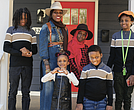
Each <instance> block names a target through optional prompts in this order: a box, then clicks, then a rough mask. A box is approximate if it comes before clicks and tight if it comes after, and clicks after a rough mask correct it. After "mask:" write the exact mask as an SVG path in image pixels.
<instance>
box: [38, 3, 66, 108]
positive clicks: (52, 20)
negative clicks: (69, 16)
mask: <svg viewBox="0 0 134 110" xmlns="http://www.w3.org/2000/svg"><path fill="white" fill-rule="evenodd" d="M66 12H67V10H65V9H62V6H61V4H60V2H54V3H53V4H52V5H51V7H50V8H47V9H46V10H45V13H46V14H47V15H48V16H49V20H48V23H46V24H44V25H43V26H42V29H41V31H40V36H39V54H40V56H41V59H42V62H41V70H42V72H41V73H42V74H41V77H42V76H44V75H45V74H47V73H49V72H50V71H51V70H53V69H54V68H56V67H57V57H56V56H55V53H57V52H60V51H65V50H67V43H68V34H67V30H66V26H65V25H64V24H63V23H62V22H61V19H62V17H63V15H64V14H65V13H66ZM52 94H53V81H48V82H46V83H44V84H42V89H41V94H40V110H50V109H51V100H52Z"/></svg>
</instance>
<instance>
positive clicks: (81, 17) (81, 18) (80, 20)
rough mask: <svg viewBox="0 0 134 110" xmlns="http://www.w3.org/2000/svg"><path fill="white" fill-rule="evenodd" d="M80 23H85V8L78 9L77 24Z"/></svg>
mask: <svg viewBox="0 0 134 110" xmlns="http://www.w3.org/2000/svg"><path fill="white" fill-rule="evenodd" d="M81 23H83V24H86V23H87V9H80V15H79V24H81Z"/></svg>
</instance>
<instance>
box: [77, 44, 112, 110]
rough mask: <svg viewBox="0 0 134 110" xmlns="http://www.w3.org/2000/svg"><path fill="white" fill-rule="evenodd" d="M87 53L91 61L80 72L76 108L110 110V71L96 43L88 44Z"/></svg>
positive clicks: (80, 109)
mask: <svg viewBox="0 0 134 110" xmlns="http://www.w3.org/2000/svg"><path fill="white" fill-rule="evenodd" d="M88 55H89V59H90V61H91V63H90V64H88V65H86V66H85V67H83V70H82V72H81V76H80V80H79V81H80V82H79V90H78V97H77V106H76V110H112V103H113V89H112V80H113V75H112V71H111V69H110V68H109V67H108V66H107V65H105V64H104V63H103V62H102V60H101V58H102V56H103V55H102V52H101V48H100V47H99V46H98V45H92V46H90V47H89V48H88ZM106 96H107V97H106Z"/></svg>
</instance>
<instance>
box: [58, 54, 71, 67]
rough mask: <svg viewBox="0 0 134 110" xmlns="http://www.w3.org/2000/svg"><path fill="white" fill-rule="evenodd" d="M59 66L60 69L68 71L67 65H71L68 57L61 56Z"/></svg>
mask: <svg viewBox="0 0 134 110" xmlns="http://www.w3.org/2000/svg"><path fill="white" fill-rule="evenodd" d="M57 65H58V66H59V67H60V68H64V69H67V65H69V61H68V57H67V56H66V55H60V56H59V57H58V59H57Z"/></svg>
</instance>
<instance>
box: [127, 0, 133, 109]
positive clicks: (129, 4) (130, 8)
mask: <svg viewBox="0 0 134 110" xmlns="http://www.w3.org/2000/svg"><path fill="white" fill-rule="evenodd" d="M128 2H129V3H128V10H130V11H133V13H134V0H129V1H128ZM131 29H132V31H134V25H133V26H132V27H131ZM131 110H134V90H133V93H132V102H131Z"/></svg>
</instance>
